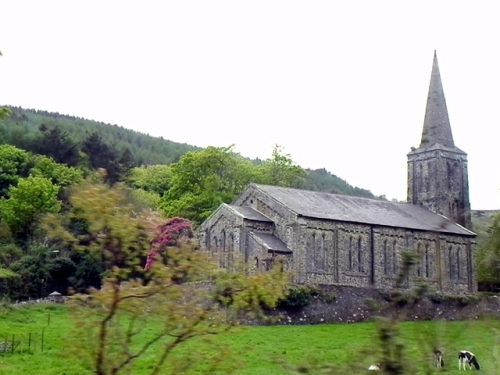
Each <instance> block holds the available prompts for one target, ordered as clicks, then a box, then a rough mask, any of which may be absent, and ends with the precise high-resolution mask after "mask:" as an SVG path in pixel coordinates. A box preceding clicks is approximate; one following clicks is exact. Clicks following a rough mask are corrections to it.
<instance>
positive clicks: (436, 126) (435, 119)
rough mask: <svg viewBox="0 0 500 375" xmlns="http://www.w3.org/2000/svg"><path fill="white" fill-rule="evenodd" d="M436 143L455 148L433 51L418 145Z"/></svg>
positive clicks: (423, 146) (424, 146)
mask: <svg viewBox="0 0 500 375" xmlns="http://www.w3.org/2000/svg"><path fill="white" fill-rule="evenodd" d="M436 144H438V145H441V146H444V147H447V148H455V143H454V142H453V135H452V133H451V126H450V119H449V118H448V109H447V108H446V100H445V97H444V91H443V85H442V83H441V74H440V73H439V66H438V61H437V55H436V51H434V62H433V64H432V73H431V82H430V84H429V94H428V96H427V108H426V110H425V119H424V130H423V132H422V141H421V143H420V147H421V148H428V147H431V146H434V145H436Z"/></svg>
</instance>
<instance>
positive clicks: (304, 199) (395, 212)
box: [251, 184, 475, 236]
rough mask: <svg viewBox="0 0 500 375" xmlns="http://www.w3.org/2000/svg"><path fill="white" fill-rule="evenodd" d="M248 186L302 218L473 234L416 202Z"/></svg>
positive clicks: (255, 185) (267, 186)
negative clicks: (397, 201)
mask: <svg viewBox="0 0 500 375" xmlns="http://www.w3.org/2000/svg"><path fill="white" fill-rule="evenodd" d="M251 185H253V186H254V187H256V188H257V189H258V190H260V191H262V192H263V193H265V194H266V195H268V196H270V197H271V198H273V199H275V200H276V201H278V202H280V203H281V204H283V205H284V206H286V207H288V208H289V209H290V210H292V211H293V212H295V213H296V214H298V215H301V216H305V217H310V218H317V219H326V220H337V221H346V222H355V223H362V224H372V225H380V226H388V227H395V228H408V229H418V230H425V231H433V232H443V233H453V234H459V235H464V236H475V233H474V232H472V231H469V230H468V229H466V228H464V227H462V226H460V225H458V224H456V223H454V222H453V221H451V220H449V219H448V218H446V217H444V216H442V215H438V214H436V213H434V212H432V211H430V210H428V209H427V208H425V207H422V206H418V205H413V204H409V203H396V202H389V201H383V200H378V199H369V198H361V197H351V196H347V195H338V194H330V193H323V192H317V191H308V190H299V189H292V188H283V187H278V186H269V185H258V184H251Z"/></svg>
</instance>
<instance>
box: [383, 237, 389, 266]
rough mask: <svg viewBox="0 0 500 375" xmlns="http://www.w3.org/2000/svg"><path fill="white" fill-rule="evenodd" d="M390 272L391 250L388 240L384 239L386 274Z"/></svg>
mask: <svg viewBox="0 0 500 375" xmlns="http://www.w3.org/2000/svg"><path fill="white" fill-rule="evenodd" d="M388 274H389V250H388V249H387V240H384V275H388Z"/></svg>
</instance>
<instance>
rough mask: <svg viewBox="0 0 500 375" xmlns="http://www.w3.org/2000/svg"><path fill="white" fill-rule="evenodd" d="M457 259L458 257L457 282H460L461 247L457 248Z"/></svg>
mask: <svg viewBox="0 0 500 375" xmlns="http://www.w3.org/2000/svg"><path fill="white" fill-rule="evenodd" d="M456 257H457V280H460V246H457V251H456Z"/></svg>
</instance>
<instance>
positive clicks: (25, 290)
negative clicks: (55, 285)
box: [10, 255, 49, 299]
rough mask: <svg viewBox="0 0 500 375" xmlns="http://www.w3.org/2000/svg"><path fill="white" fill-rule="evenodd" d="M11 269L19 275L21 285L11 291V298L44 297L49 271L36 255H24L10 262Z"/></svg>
mask: <svg viewBox="0 0 500 375" xmlns="http://www.w3.org/2000/svg"><path fill="white" fill-rule="evenodd" d="M10 268H11V270H12V271H14V272H15V273H17V274H18V275H19V276H20V281H21V285H19V286H18V288H16V290H15V293H11V295H10V297H11V298H20V299H22V298H26V299H27V298H29V297H31V298H40V297H46V296H47V295H48V293H47V281H48V278H49V273H48V272H47V269H46V268H45V264H44V262H43V260H42V259H41V258H40V257H38V256H36V255H26V256H24V257H23V258H21V259H20V260H19V261H17V262H15V263H14V264H12V266H11V267H10Z"/></svg>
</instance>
